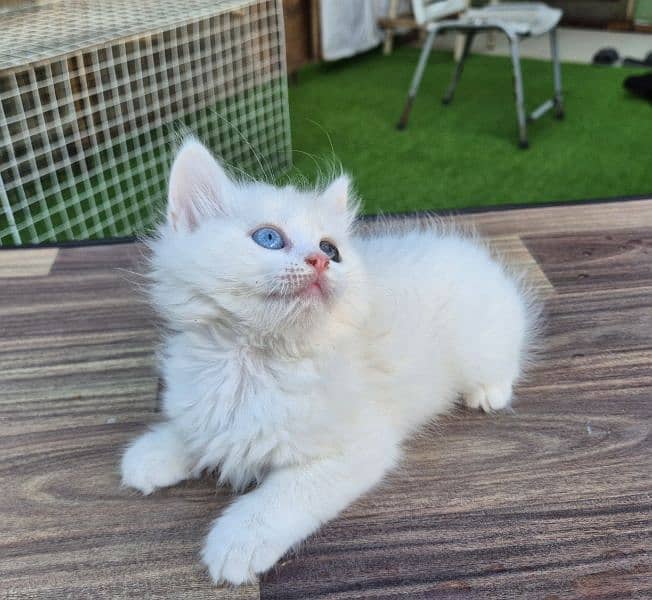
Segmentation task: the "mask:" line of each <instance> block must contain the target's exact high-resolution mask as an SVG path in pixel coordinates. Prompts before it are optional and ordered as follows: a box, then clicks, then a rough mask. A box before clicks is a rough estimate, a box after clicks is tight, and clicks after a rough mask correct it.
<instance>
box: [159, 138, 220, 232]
mask: <svg viewBox="0 0 652 600" xmlns="http://www.w3.org/2000/svg"><path fill="white" fill-rule="evenodd" d="M232 188H233V184H232V183H231V180H230V179H229V177H228V175H227V174H226V172H225V171H224V169H223V168H222V167H221V166H220V165H219V164H218V162H217V161H216V160H215V159H214V158H213V156H212V155H211V153H210V152H209V151H208V150H207V149H206V148H205V147H204V146H203V145H202V144H200V143H199V142H198V141H197V140H195V139H194V138H189V139H187V140H186V141H185V142H184V143H183V145H182V146H181V148H180V149H179V151H178V152H177V155H176V157H175V159H174V163H172V170H171V171H170V183H169V186H168V208H167V220H168V223H169V224H170V225H171V226H172V228H173V229H174V230H175V231H192V230H194V229H195V228H196V227H197V226H198V225H199V223H200V221H201V219H202V217H207V216H215V215H218V214H221V213H223V212H224V205H225V203H226V202H227V199H228V198H229V197H230V196H231V194H232Z"/></svg>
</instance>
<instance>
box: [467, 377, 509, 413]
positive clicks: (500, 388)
mask: <svg viewBox="0 0 652 600" xmlns="http://www.w3.org/2000/svg"><path fill="white" fill-rule="evenodd" d="M511 401H512V384H511V382H510V383H506V384H499V385H479V386H478V387H476V388H475V389H474V390H471V391H470V392H468V393H466V394H464V403H465V404H466V405H467V406H468V407H469V408H480V409H482V410H483V411H484V412H492V411H494V410H502V409H503V408H507V407H508V406H509V405H510V404H511Z"/></svg>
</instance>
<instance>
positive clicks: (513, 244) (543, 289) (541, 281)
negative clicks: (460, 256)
mask: <svg viewBox="0 0 652 600" xmlns="http://www.w3.org/2000/svg"><path fill="white" fill-rule="evenodd" d="M488 241H489V243H490V245H491V247H492V249H493V250H494V251H495V253H496V255H497V256H498V258H499V259H500V260H501V261H502V262H504V263H505V264H507V265H509V266H511V267H512V268H513V269H514V271H516V272H519V273H524V275H525V277H526V280H527V281H528V282H529V284H530V285H531V286H532V289H533V290H535V291H536V293H537V294H538V295H539V297H540V298H541V299H544V300H545V299H546V298H549V297H551V296H553V295H554V294H555V288H554V287H553V286H552V284H551V283H550V281H549V280H548V278H547V277H546V274H545V273H544V272H543V271H542V270H541V268H540V267H539V264H538V263H537V261H536V260H535V258H534V257H533V256H532V254H531V253H530V251H529V250H528V248H527V247H526V246H525V244H524V243H523V241H522V240H521V238H520V237H518V236H516V235H503V236H492V237H490V238H488Z"/></svg>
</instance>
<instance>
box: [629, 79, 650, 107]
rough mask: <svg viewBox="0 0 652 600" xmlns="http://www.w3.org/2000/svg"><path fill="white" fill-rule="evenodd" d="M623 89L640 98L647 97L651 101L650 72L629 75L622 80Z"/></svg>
mask: <svg viewBox="0 0 652 600" xmlns="http://www.w3.org/2000/svg"><path fill="white" fill-rule="evenodd" d="M623 85H624V86H625V89H627V90H629V91H630V92H632V94H636V95H637V96H640V97H641V98H647V99H648V100H649V101H650V102H652V73H648V74H647V75H630V76H629V77H628V78H627V79H625V81H624V82H623Z"/></svg>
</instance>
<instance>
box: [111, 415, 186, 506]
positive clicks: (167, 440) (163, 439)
mask: <svg viewBox="0 0 652 600" xmlns="http://www.w3.org/2000/svg"><path fill="white" fill-rule="evenodd" d="M188 463H189V461H188V457H187V455H186V452H185V449H184V447H183V442H182V441H181V440H180V439H179V438H178V436H177V435H176V433H175V432H174V431H173V430H172V428H171V427H170V426H169V425H167V424H163V425H161V426H159V427H157V428H155V429H152V430H151V431H148V432H147V433H145V434H143V435H141V436H140V437H139V438H137V439H136V440H135V441H134V442H133V443H132V444H131V445H130V446H129V447H128V448H127V450H126V451H125V453H124V455H123V457H122V463H121V465H120V470H121V473H122V485H124V486H127V487H131V488H135V489H137V490H140V491H141V492H142V493H143V494H146V495H147V494H151V493H152V492H153V491H154V490H156V489H158V488H161V487H167V486H170V485H174V484H175V483H179V482H180V481H183V480H184V479H187V478H188V477H189V475H190V466H189V464H188Z"/></svg>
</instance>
